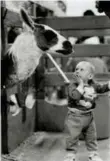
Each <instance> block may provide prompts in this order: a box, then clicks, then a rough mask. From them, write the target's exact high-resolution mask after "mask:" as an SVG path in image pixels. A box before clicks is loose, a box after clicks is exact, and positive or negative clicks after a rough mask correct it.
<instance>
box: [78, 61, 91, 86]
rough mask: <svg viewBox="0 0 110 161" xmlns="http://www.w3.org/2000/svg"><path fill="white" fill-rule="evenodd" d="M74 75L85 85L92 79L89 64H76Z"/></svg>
mask: <svg viewBox="0 0 110 161" xmlns="http://www.w3.org/2000/svg"><path fill="white" fill-rule="evenodd" d="M75 75H76V76H77V77H78V78H80V79H82V80H83V82H85V83H87V81H88V80H89V79H92V77H93V75H92V72H91V66H90V64H89V63H86V62H85V63H84V62H80V63H78V65H77V66H76V69H75Z"/></svg>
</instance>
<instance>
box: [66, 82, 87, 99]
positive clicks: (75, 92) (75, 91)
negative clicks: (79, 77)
mask: <svg viewBox="0 0 110 161" xmlns="http://www.w3.org/2000/svg"><path fill="white" fill-rule="evenodd" d="M83 93H84V84H83V82H82V81H80V83H79V85H78V86H76V85H75V83H74V82H72V83H70V85H69V87H68V95H69V96H70V97H71V98H72V99H74V100H80V99H81V97H82V95H83Z"/></svg>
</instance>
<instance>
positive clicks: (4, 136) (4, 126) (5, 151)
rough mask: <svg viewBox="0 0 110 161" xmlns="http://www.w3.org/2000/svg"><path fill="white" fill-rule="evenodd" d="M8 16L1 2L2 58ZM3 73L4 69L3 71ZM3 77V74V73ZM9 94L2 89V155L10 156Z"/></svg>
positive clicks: (4, 49)
mask: <svg viewBox="0 0 110 161" xmlns="http://www.w3.org/2000/svg"><path fill="white" fill-rule="evenodd" d="M5 16H6V8H5V2H4V1H1V31H2V32H1V41H2V42H1V44H2V56H3V55H4V54H5V52H6V45H7V33H6V26H5V24H4V19H5ZM1 71H2V69H1ZM1 76H2V73H1ZM6 100H7V93H6V89H3V88H2V92H1V125H2V127H1V128H2V134H1V136H2V139H1V141H2V153H3V154H8V132H7V129H8V121H7V112H8V111H7V103H6Z"/></svg>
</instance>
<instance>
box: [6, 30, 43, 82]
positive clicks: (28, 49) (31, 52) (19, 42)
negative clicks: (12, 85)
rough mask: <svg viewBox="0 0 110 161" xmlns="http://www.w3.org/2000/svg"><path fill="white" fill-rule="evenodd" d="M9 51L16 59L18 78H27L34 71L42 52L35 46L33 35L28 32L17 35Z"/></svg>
mask: <svg viewBox="0 0 110 161" xmlns="http://www.w3.org/2000/svg"><path fill="white" fill-rule="evenodd" d="M9 52H10V53H12V55H13V56H14V57H15V59H16V62H17V69H16V74H17V77H18V79H19V80H24V79H27V78H28V77H29V76H30V75H31V74H32V73H33V72H34V70H35V69H36V67H37V66H38V64H39V60H40V57H41V56H42V54H43V52H42V50H41V49H39V48H38V46H37V43H36V41H35V38H34V35H32V33H29V32H25V33H22V34H21V35H19V36H18V37H17V38H16V40H15V42H14V43H13V45H12V47H11V48H10V51H9Z"/></svg>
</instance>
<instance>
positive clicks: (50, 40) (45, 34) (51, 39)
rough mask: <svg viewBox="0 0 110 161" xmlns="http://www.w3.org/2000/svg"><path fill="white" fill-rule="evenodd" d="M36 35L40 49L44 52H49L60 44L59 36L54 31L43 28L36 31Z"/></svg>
mask: <svg viewBox="0 0 110 161" xmlns="http://www.w3.org/2000/svg"><path fill="white" fill-rule="evenodd" d="M34 34H35V38H36V42H37V45H38V47H39V48H40V49H41V50H43V51H46V50H48V49H49V48H50V47H52V46H54V45H55V44H57V42H58V37H57V34H56V33H54V31H52V30H49V29H48V30H45V28H44V27H43V26H42V27H41V28H40V27H39V28H37V29H35V33H34Z"/></svg>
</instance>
